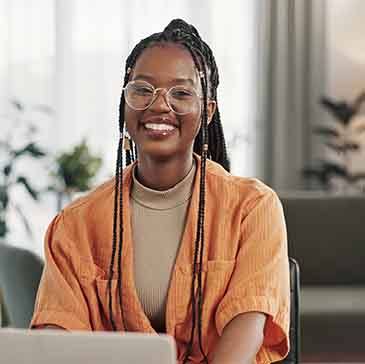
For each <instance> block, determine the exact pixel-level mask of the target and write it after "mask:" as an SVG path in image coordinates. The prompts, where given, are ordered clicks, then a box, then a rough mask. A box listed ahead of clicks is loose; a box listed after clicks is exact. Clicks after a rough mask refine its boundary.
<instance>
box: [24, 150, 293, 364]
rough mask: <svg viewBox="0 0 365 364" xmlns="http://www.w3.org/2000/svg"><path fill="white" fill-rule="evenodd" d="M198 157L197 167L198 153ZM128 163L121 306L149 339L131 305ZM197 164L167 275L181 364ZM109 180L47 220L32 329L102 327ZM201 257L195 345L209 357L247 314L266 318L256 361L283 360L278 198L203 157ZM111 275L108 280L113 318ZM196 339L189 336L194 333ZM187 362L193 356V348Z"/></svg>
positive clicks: (285, 316)
mask: <svg viewBox="0 0 365 364" xmlns="http://www.w3.org/2000/svg"><path fill="white" fill-rule="evenodd" d="M197 158H198V161H199V157H197ZM131 180H132V178H131V166H129V167H127V168H126V169H125V170H124V184H123V193H124V210H123V214H124V221H125V226H124V234H125V236H124V243H123V255H122V259H123V268H122V269H123V290H122V292H123V308H124V317H125V320H126V325H127V328H128V330H129V331H140V332H147V333H154V332H155V331H154V330H153V328H152V326H151V324H150V322H149V320H148V319H147V317H146V315H145V314H144V312H143V309H142V307H141V304H140V302H139V299H138V296H137V293H136V288H135V284H134V279H133V244H132V239H131V236H132V234H131V225H130V204H129V198H126V196H129V192H130V187H131ZM199 180H200V163H198V168H197V176H196V179H195V182H194V189H193V194H192V198H191V202H190V207H189V212H188V217H187V222H186V227H185V232H184V235H183V239H182V242H181V246H180V250H179V252H178V255H177V258H176V262H175V266H174V269H173V272H172V276H171V282H170V287H169V292H168V299H167V306H166V332H167V333H168V334H169V335H172V336H173V337H174V338H175V340H176V343H177V352H178V360H179V362H180V361H181V360H182V359H183V356H184V352H185V348H186V344H187V342H188V341H189V337H190V330H191V308H190V305H189V302H190V288H191V280H192V262H193V254H194V240H195V236H196V234H195V231H196V227H197V211H198V204H199ZM113 196H114V180H111V181H109V182H106V183H105V184H103V185H101V186H100V187H98V188H97V189H96V190H94V191H93V192H91V193H90V194H89V195H87V196H86V197H83V198H81V199H79V200H77V201H75V202H74V203H72V204H71V205H69V206H68V207H66V208H65V209H64V210H63V211H62V212H61V213H60V214H59V215H58V216H56V217H55V219H54V220H53V221H52V223H51V224H50V226H49V228H48V230H47V234H46V238H45V254H46V265H45V269H44V272H43V275H42V279H41V283H40V287H39V290H38V294H37V300H36V305H35V311H34V315H33V319H32V322H31V327H35V326H38V325H44V324H54V325H58V326H61V327H63V328H65V329H67V330H111V325H110V322H109V310H108V291H107V282H108V271H109V264H110V257H111V254H112V223H113ZM204 243H205V249H204V259H203V262H204V263H203V292H204V303H203V318H202V336H203V348H204V349H205V352H206V353H208V358H209V357H210V355H211V354H212V353H213V350H214V348H215V346H216V344H217V342H218V340H219V336H220V335H221V334H222V331H223V329H224V327H225V326H226V325H227V324H228V323H229V322H230V321H231V320H232V318H234V317H235V316H236V315H238V314H240V313H244V312H248V311H260V312H264V313H266V314H267V315H268V316H267V320H266V324H265V329H264V342H263V345H262V347H261V349H260V351H259V352H258V354H257V357H256V362H257V363H260V364H265V363H270V362H273V361H277V360H280V359H282V358H283V357H284V356H285V355H286V354H287V352H288V349H289V337H288V331H289V305H290V287H289V263H288V253H287V238H286V228H285V221H284V215H283V210H282V206H281V203H280V201H279V199H278V197H277V195H276V194H275V193H274V192H273V191H272V190H271V189H270V188H269V187H267V186H266V185H264V184H263V183H261V182H259V181H258V180H256V179H251V178H242V177H235V176H232V175H231V174H229V173H227V172H226V171H225V170H224V169H223V168H222V167H220V166H219V165H218V164H216V163H214V162H211V161H207V170H206V212H205V242H204ZM116 277H117V275H116V272H114V277H113V278H114V281H113V284H112V290H113V291H112V292H113V298H114V299H113V302H114V304H115V305H114V308H113V312H114V316H115V318H114V319H115V321H116V325H117V328H118V329H119V330H121V331H122V330H123V324H122V320H121V318H120V315H118V312H119V311H118V307H117V302H118V297H117V291H116ZM195 338H196V340H197V335H195ZM192 358H193V359H192V360H193V362H194V363H199V362H200V360H201V359H202V357H201V354H200V351H199V346H198V343H197V342H196V343H195V344H194V349H193V353H192Z"/></svg>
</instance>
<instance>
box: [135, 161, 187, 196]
mask: <svg viewBox="0 0 365 364" xmlns="http://www.w3.org/2000/svg"><path fill="white" fill-rule="evenodd" d="M192 165H193V155H192V154H189V155H187V156H184V157H183V158H181V157H180V158H174V159H168V160H156V159H154V158H151V157H149V156H139V158H138V165H137V169H136V177H137V179H138V181H139V182H140V183H141V184H143V185H144V186H145V187H148V188H151V189H153V190H159V191H164V190H168V189H170V188H172V187H173V186H175V185H176V184H177V183H179V182H180V181H181V180H183V179H184V177H185V176H186V175H187V174H188V173H189V171H190V169H191V167H192Z"/></svg>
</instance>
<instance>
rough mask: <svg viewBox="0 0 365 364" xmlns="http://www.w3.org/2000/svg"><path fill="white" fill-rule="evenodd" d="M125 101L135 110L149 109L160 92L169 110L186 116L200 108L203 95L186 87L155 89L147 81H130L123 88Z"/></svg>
mask: <svg viewBox="0 0 365 364" xmlns="http://www.w3.org/2000/svg"><path fill="white" fill-rule="evenodd" d="M123 91H124V97H125V101H126V102H127V104H128V106H130V107H131V108H132V109H134V110H138V111H142V110H146V109H148V108H149V107H150V106H151V105H152V104H153V103H154V102H155V101H156V99H157V97H158V94H159V92H161V91H165V94H164V95H163V96H164V98H165V101H166V103H167V105H168V106H169V108H170V109H171V110H172V111H173V112H174V113H175V114H178V115H186V114H189V113H191V112H192V111H194V109H196V108H197V107H200V100H201V98H202V97H201V95H199V94H198V92H197V91H196V90H195V89H194V88H192V87H186V86H173V87H171V88H169V89H166V88H162V87H161V88H155V87H153V86H152V85H151V84H149V83H148V82H145V81H130V82H128V83H127V85H126V87H124V88H123Z"/></svg>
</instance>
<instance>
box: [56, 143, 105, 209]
mask: <svg viewBox="0 0 365 364" xmlns="http://www.w3.org/2000/svg"><path fill="white" fill-rule="evenodd" d="M101 164H102V159H101V158H100V157H99V156H96V155H93V154H92V153H91V152H90V149H89V147H88V145H87V143H86V140H85V139H83V140H82V141H81V143H79V144H77V145H75V146H74V147H73V148H72V149H71V150H70V151H66V152H63V153H61V154H59V155H58V156H56V158H55V167H54V170H53V172H52V176H53V178H54V181H55V182H54V184H53V185H52V186H50V187H49V190H51V191H54V192H56V193H57V195H58V203H57V208H58V210H60V209H61V208H62V206H63V203H64V200H65V199H66V200H67V201H70V200H71V199H72V196H73V195H74V194H75V193H79V192H85V191H88V190H89V189H90V188H91V187H92V182H93V179H94V177H95V176H96V174H97V173H98V171H99V170H100V167H101Z"/></svg>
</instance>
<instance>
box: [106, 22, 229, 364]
mask: <svg viewBox="0 0 365 364" xmlns="http://www.w3.org/2000/svg"><path fill="white" fill-rule="evenodd" d="M164 43H165V44H166V43H174V44H178V45H181V46H183V47H184V48H186V49H187V50H188V51H189V52H190V54H191V56H192V58H193V61H194V64H195V66H196V68H197V70H198V72H199V77H200V81H201V86H202V92H203V110H202V121H201V128H200V130H199V133H198V135H197V137H196V138H195V141H194V152H196V153H197V154H200V155H201V175H200V191H199V209H198V224H197V233H196V239H195V246H194V264H193V276H192V282H191V308H192V329H191V334H190V340H189V343H188V345H187V350H186V354H185V357H184V363H186V362H187V361H188V359H189V357H190V355H191V353H192V349H193V342H194V335H195V331H196V325H197V331H198V340H199V349H200V351H201V353H202V355H203V357H204V361H205V362H206V363H208V358H207V356H206V354H205V352H204V349H203V347H202V307H203V289H202V266H203V255H204V217H205V174H206V161H207V158H208V157H209V158H210V159H211V160H213V161H215V162H217V163H219V164H220V165H221V166H222V167H223V168H225V169H226V170H227V171H229V170H230V163H229V159H228V155H227V149H226V143H225V139H224V134H223V128H222V124H221V120H220V113H219V109H218V103H217V87H218V84H219V76H218V69H217V65H216V62H215V59H214V56H213V53H212V51H211V49H210V47H209V46H208V45H207V44H206V43H205V42H204V41H203V40H202V39H201V37H200V35H199V33H198V31H197V30H196V29H195V27H193V26H192V25H189V24H187V23H186V22H184V21H183V20H181V19H175V20H173V21H171V22H170V24H169V25H168V26H167V27H166V28H165V29H164V31H163V32H161V33H155V34H152V35H151V36H149V37H147V38H145V39H143V40H141V41H140V42H139V43H138V44H137V45H136V46H135V48H134V49H133V51H132V52H131V54H130V55H129V56H128V58H127V61H126V66H125V76H124V84H123V87H125V86H126V84H127V83H128V81H129V76H130V72H131V70H132V69H133V67H134V65H135V63H136V61H137V59H138V57H139V56H140V55H141V53H142V52H143V50H144V49H146V48H148V47H152V46H155V45H158V44H164ZM208 98H211V99H213V100H215V101H216V110H215V113H214V115H213V118H212V121H211V123H210V124H209V127H208V112H207V104H208ZM124 108H125V99H124V93H122V95H121V98H120V104H119V131H120V133H121V138H120V140H119V145H118V155H117V167H116V178H115V195H114V217H113V247H112V257H111V261H110V266H109V278H108V294H109V315H110V322H111V325H112V328H113V330H114V331H116V330H117V328H116V325H115V321H114V316H113V304H112V290H111V281H112V278H113V271H114V270H113V268H114V262H115V254H116V250H117V240H119V244H118V264H117V267H118V268H117V274H118V275H117V286H118V301H119V305H120V310H121V311H120V314H121V318H122V323H123V326H124V330H126V331H127V326H126V322H125V319H124V313H123V302H122V292H121V290H122V287H121V286H122V270H121V266H122V246H123V231H124V229H123V188H122V187H123V149H124V148H123V146H124V143H125V142H128V144H129V146H128V148H126V149H127V150H126V165H129V164H131V163H132V162H133V161H135V160H137V148H136V145H134V143H133V142H132V141H131V140H130V139H128V140H127V141H126V140H125V139H124V133H125V121H124ZM208 145H209V150H208ZM118 197H119V204H118ZM118 216H119V229H118V230H119V235H118V233H117V222H118ZM118 238H119V239H118Z"/></svg>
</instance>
